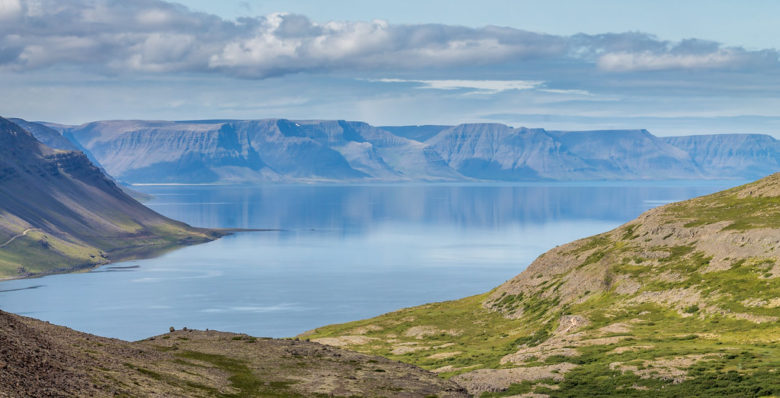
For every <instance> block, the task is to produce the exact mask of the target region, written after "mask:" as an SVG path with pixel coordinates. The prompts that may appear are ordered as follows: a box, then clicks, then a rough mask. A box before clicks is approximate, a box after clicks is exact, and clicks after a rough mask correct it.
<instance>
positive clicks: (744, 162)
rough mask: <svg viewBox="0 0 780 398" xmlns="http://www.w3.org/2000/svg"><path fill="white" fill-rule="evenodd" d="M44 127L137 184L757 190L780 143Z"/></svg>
mask: <svg viewBox="0 0 780 398" xmlns="http://www.w3.org/2000/svg"><path fill="white" fill-rule="evenodd" d="M43 124H44V125H46V126H48V127H50V128H52V129H55V130H57V131H59V132H60V133H61V134H62V135H63V136H64V137H66V138H68V139H69V140H71V141H72V142H73V143H74V145H76V146H77V147H79V148H82V150H83V151H84V152H85V153H87V154H88V156H90V157H91V158H92V159H95V160H96V161H97V162H98V163H99V164H100V165H101V166H102V167H104V168H105V170H107V172H108V173H109V174H110V175H112V176H113V177H115V178H117V179H118V180H120V181H124V182H128V183H257V182H407V181H423V182H424V181H428V182H436V181H440V182H448V181H449V182H453V181H571V180H654V179H683V180H684V179H701V178H708V179H729V178H735V179H755V178H760V177H763V176H766V175H769V174H771V173H773V172H776V171H778V170H780V144H778V141H777V140H775V139H774V138H772V137H770V136H766V135H722V136H721V135H716V136H688V137H687V138H682V137H656V136H654V135H652V134H651V133H650V132H648V131H647V130H641V129H640V130H593V131H556V130H546V129H541V128H525V127H518V128H515V127H510V126H507V125H503V124H499V123H472V124H461V125H457V126H443V125H423V126H384V127H375V126H371V125H369V124H367V123H364V122H356V121H345V120H297V121H296V120H288V119H260V120H201V121H143V120H116V121H98V122H91V123H86V124H83V125H80V126H63V125H57V124H51V123H43ZM697 137H699V138H697ZM704 137H710V138H704ZM728 148H733V150H732V151H729V150H728ZM762 148H763V149H762Z"/></svg>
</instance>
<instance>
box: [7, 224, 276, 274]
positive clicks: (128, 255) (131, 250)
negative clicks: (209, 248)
mask: <svg viewBox="0 0 780 398" xmlns="http://www.w3.org/2000/svg"><path fill="white" fill-rule="evenodd" d="M195 229H196V230H198V231H201V232H206V233H213V234H217V235H218V236H215V237H214V238H213V239H208V240H202V241H198V242H191V241H179V242H176V243H174V244H170V245H158V246H131V247H127V248H123V249H119V250H115V251H114V252H113V253H114V254H115V256H112V252H107V253H106V254H107V256H108V259H107V260H108V261H105V262H100V263H86V264H77V265H74V266H72V267H68V268H58V269H56V270H53V271H50V272H41V273H35V274H27V275H18V276H0V283H2V282H8V281H13V280H21V279H36V278H43V277H46V276H51V275H63V274H78V273H84V272H89V271H91V270H93V269H95V268H99V267H102V266H104V265H109V264H115V263H120V262H124V261H132V260H146V259H150V258H155V257H159V256H162V255H163V254H166V253H168V252H171V251H174V250H179V249H183V248H185V247H189V246H196V245H200V244H204V243H209V242H213V241H215V240H218V239H221V238H224V237H225V236H230V235H233V234H235V233H240V232H279V231H284V229H279V228H195ZM116 253H119V254H118V255H116Z"/></svg>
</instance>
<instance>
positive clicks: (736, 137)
mask: <svg viewBox="0 0 780 398" xmlns="http://www.w3.org/2000/svg"><path fill="white" fill-rule="evenodd" d="M663 140H664V141H665V142H667V143H668V144H670V145H673V146H675V147H677V148H680V149H681V150H683V151H685V152H687V153H689V154H691V157H692V158H693V161H694V162H695V164H696V166H698V167H699V168H700V169H701V170H703V171H705V172H707V171H709V172H711V173H712V172H715V173H718V174H719V175H721V176H723V177H740V178H750V179H755V178H760V177H763V176H766V175H768V174H771V173H774V172H776V171H777V170H780V142H779V141H777V140H776V139H774V138H772V137H770V136H768V135H761V134H718V135H692V136H687V137H664V138H663Z"/></svg>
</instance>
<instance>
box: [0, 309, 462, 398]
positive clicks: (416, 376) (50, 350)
mask: <svg viewBox="0 0 780 398" xmlns="http://www.w3.org/2000/svg"><path fill="white" fill-rule="evenodd" d="M0 353H2V355H0V396H3V397H62V396H74V397H84V396H90V397H116V396H123V397H332V396H340V397H354V396H361V397H368V396H371V397H378V396H382V397H409V398H411V397H425V396H437V397H442V398H444V397H450V398H455V397H466V396H468V395H467V394H466V392H465V391H464V390H463V389H462V388H461V387H460V386H458V385H457V384H455V383H453V382H451V381H447V380H443V379H440V378H438V377H436V375H434V374H432V373H430V372H426V371H424V370H422V369H420V368H418V367H415V366H412V365H408V364H404V363H400V362H395V361H391V360H388V359H385V358H381V357H376V356H369V355H364V354H359V353H356V352H351V351H347V350H342V349H338V348H333V347H328V346H324V345H320V344H317V343H312V342H307V341H297V340H275V339H266V338H255V337H251V336H247V335H241V334H234V333H224V332H216V331H196V330H184V329H183V330H179V331H175V332H171V333H167V334H164V335H160V336H155V337H151V338H148V339H145V340H142V341H138V342H133V343H131V342H126V341H122V340H116V339H108V338H104V337H99V336H94V335H90V334H86V333H81V332H77V331H74V330H71V329H68V328H65V327H61V326H55V325H51V324H49V323H47V322H41V321H38V320H35V319H31V318H26V317H21V316H17V315H12V314H8V313H6V312H3V311H0Z"/></svg>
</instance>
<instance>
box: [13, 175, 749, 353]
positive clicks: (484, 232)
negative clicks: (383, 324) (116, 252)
mask: <svg viewBox="0 0 780 398" xmlns="http://www.w3.org/2000/svg"><path fill="white" fill-rule="evenodd" d="M733 185H736V183H735V182H725V183H717V182H714V183H713V182H710V183H700V184H698V185H697V184H693V185H691V184H690V183H686V184H678V183H644V184H639V183H630V184H623V185H621V184H591V185H576V184H569V185H565V184H552V185H540V184H535V185H534V184H529V185H491V186H485V185H427V186H426V185H408V186H407V185H396V186H300V185H298V186H286V185H275V186H260V187H246V186H228V187H222V186H220V187H216V186H184V187H182V186H178V187H170V186H165V187H142V190H143V191H144V192H147V193H150V194H152V195H155V199H154V200H152V201H150V202H149V203H147V204H148V205H149V206H150V207H152V208H154V209H155V210H158V211H160V212H161V213H163V214H165V215H167V216H169V217H173V218H175V219H179V220H183V221H185V222H187V223H190V224H192V225H197V226H207V227H225V228H228V227H229V228H236V227H240V228H275V229H280V230H277V231H263V232H248V233H240V234H236V235H233V236H229V237H226V238H223V239H220V240H218V241H214V242H210V243H207V244H203V245H198V246H193V247H188V248H185V249H181V250H177V251H174V252H170V253H166V254H165V255H163V256H161V257H158V258H154V259H148V260H138V261H132V262H126V263H119V264H112V265H109V266H105V267H101V268H99V269H97V270H95V272H89V273H81V274H69V275H53V276H49V277H45V278H40V279H31V280H16V281H6V282H0V308H2V309H4V310H6V311H11V312H15V313H23V314H25V315H28V316H33V317H36V318H40V319H44V320H47V321H51V322H53V323H56V324H61V325H66V326H69V327H72V328H75V329H78V330H83V331H87V332H91V333H95V334H99V335H104V336H110V337H118V338H124V339H140V338H144V337H147V336H151V335H156V334H159V333H163V332H165V331H166V330H167V329H168V327H169V326H172V325H173V326H176V327H182V326H187V327H192V328H199V329H206V328H209V329H219V330H228V331H236V332H245V333H249V334H252V335H256V336H274V337H280V336H292V335H295V334H298V333H301V332H303V331H305V330H308V329H311V328H315V327H317V326H321V325H325V324H330V323H337V322H346V321H350V320H355V319H360V318H366V317H370V316H374V315H378V314H381V313H383V312H388V311H392V310H395V309H398V308H402V307H407V306H412V305H418V304H422V303H426V302H431V301H441V300H448V299H455V298H459V297H464V296H468V295H472V294H477V293H481V292H484V291H486V290H488V289H490V288H492V287H495V286H496V285H498V284H500V283H502V282H503V281H505V280H507V279H509V278H511V277H512V276H514V275H516V274H517V273H519V272H521V271H522V270H523V269H524V268H525V267H526V266H527V265H528V264H529V263H530V262H531V261H532V260H533V259H534V258H535V257H536V256H538V255H539V254H541V253H542V252H544V251H546V250H548V249H550V248H551V247H553V246H555V245H558V244H562V243H565V242H569V241H571V240H574V239H577V238H581V237H584V236H587V235H592V234H596V233H599V232H603V231H606V230H608V229H610V228H613V227H615V226H617V225H619V224H622V223H623V222H625V221H628V220H630V219H632V218H634V217H636V216H637V215H638V214H639V213H641V212H642V211H644V210H646V209H648V208H650V207H653V206H657V205H661V204H664V203H668V202H669V201H676V200H681V199H686V198H689V197H692V196H697V195H702V194H705V193H709V192H713V191H717V190H720V189H722V188H725V187H728V186H733ZM44 281H45V283H43V282H44Z"/></svg>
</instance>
